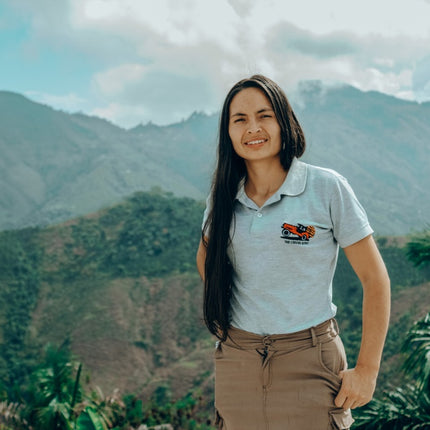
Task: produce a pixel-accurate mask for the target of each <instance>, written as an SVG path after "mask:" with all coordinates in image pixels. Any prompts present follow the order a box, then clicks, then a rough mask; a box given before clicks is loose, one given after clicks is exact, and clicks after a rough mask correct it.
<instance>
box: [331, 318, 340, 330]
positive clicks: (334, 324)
mask: <svg viewBox="0 0 430 430" xmlns="http://www.w3.org/2000/svg"><path fill="white" fill-rule="evenodd" d="M331 322H332V326H333V328H334V331H335V333H336V334H339V333H340V330H339V325H338V323H337V321H336V318H332V319H331Z"/></svg>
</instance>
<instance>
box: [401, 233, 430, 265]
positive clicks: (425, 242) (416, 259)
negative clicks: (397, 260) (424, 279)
mask: <svg viewBox="0 0 430 430" xmlns="http://www.w3.org/2000/svg"><path fill="white" fill-rule="evenodd" d="M406 253H407V256H408V258H409V260H411V261H412V262H413V263H414V264H415V266H417V267H424V266H427V265H428V264H429V263H430V229H427V230H425V231H423V232H422V233H419V234H416V235H414V236H412V238H411V240H410V241H409V243H408V244H407V245H406Z"/></svg>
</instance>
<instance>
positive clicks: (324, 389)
mask: <svg viewBox="0 0 430 430" xmlns="http://www.w3.org/2000/svg"><path fill="white" fill-rule="evenodd" d="M346 367H347V362H346V356H345V350H344V347H343V344H342V341H341V339H340V337H339V335H338V326H337V323H336V321H335V320H334V319H331V320H328V321H326V322H324V323H322V324H320V325H318V326H316V327H312V328H310V329H307V330H302V331H300V332H296V333H291V334H279V335H272V336H260V335H256V334H254V333H249V332H246V331H243V330H239V329H236V328H231V329H230V330H229V337H228V338H227V340H226V341H225V342H220V343H218V344H217V348H216V351H215V408H216V417H217V420H216V424H217V425H218V428H219V429H222V430H286V429H291V430H327V429H348V428H349V427H350V426H351V424H352V423H353V421H354V420H353V419H352V416H351V411H350V410H348V411H344V410H343V409H342V408H337V407H336V406H335V404H334V399H335V397H336V395H337V393H338V391H339V388H340V384H341V379H340V377H339V376H338V374H339V372H340V371H341V370H344V369H346Z"/></svg>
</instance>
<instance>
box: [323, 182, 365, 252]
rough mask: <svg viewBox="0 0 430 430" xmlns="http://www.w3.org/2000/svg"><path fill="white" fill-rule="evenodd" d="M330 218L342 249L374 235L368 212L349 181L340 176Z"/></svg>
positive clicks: (332, 201)
mask: <svg viewBox="0 0 430 430" xmlns="http://www.w3.org/2000/svg"><path fill="white" fill-rule="evenodd" d="M330 216H331V219H332V223H333V235H334V238H335V239H336V241H337V242H338V243H339V245H340V246H341V247H342V248H345V247H347V246H350V245H352V244H354V243H356V242H358V241H359V240H361V239H364V238H365V237H367V236H369V235H370V234H372V233H373V229H372V227H371V226H370V224H369V220H368V218H367V214H366V211H365V210H364V208H363V206H362V205H361V204H360V202H359V201H358V199H357V197H356V195H355V193H354V191H353V190H352V188H351V186H350V185H349V183H348V181H347V180H346V179H345V178H344V177H342V176H340V175H338V176H337V181H336V186H335V187H334V190H333V194H332V196H331V200H330Z"/></svg>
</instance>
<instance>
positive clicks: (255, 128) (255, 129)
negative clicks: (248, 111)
mask: <svg viewBox="0 0 430 430" xmlns="http://www.w3.org/2000/svg"><path fill="white" fill-rule="evenodd" d="M260 131H261V127H260V126H259V125H258V124H257V123H256V122H252V123H250V124H249V127H248V134H254V133H259V132H260Z"/></svg>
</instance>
